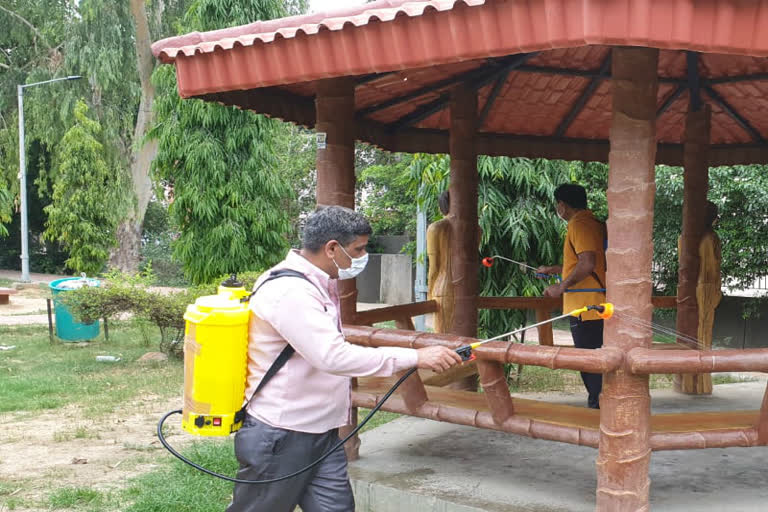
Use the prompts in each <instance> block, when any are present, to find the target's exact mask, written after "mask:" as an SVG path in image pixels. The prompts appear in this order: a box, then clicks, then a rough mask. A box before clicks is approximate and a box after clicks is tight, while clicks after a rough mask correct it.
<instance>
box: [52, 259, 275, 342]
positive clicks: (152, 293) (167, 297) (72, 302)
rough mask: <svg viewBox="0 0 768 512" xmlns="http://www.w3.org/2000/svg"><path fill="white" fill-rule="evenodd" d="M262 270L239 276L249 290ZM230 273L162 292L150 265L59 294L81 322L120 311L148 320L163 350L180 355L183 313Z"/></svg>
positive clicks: (117, 313) (111, 275) (114, 315)
mask: <svg viewBox="0 0 768 512" xmlns="http://www.w3.org/2000/svg"><path fill="white" fill-rule="evenodd" d="M261 274H262V272H260V271H254V272H244V273H243V274H240V275H238V279H239V280H240V281H241V282H242V283H243V284H244V286H245V288H246V289H247V290H250V289H252V288H253V284H254V283H255V282H256V279H258V277H259V276H260V275H261ZM228 277H229V276H224V277H222V278H220V279H217V280H216V282H215V283H212V284H205V285H199V286H193V287H190V288H185V289H179V291H174V292H170V293H168V292H161V291H159V290H153V289H151V288H150V284H151V283H152V282H153V280H154V274H153V273H152V268H151V266H150V267H149V268H148V271H147V272H145V273H142V274H135V275H129V274H122V273H120V272H117V271H113V272H110V273H108V274H107V275H105V276H104V278H103V279H102V282H101V286H100V287H98V288H91V287H84V288H80V289H78V290H72V291H71V292H67V293H64V294H60V295H59V296H58V297H60V300H61V302H62V303H63V304H64V305H66V306H67V307H68V308H69V309H70V311H71V312H72V314H73V315H74V316H75V318H76V319H77V320H78V321H81V322H85V323H90V322H95V321H96V320H98V319H100V318H107V319H114V318H117V317H118V316H119V315H121V314H125V313H128V314H131V315H133V316H134V318H138V319H142V320H145V321H148V322H150V323H152V324H154V325H155V326H157V328H158V329H159V331H160V347H159V348H160V351H161V352H164V353H166V354H168V355H170V356H174V357H181V355H182V353H183V347H184V343H183V342H184V324H185V322H184V312H185V311H186V309H187V306H188V305H189V304H193V303H194V302H195V300H196V299H197V298H198V297H201V296H203V295H213V294H215V293H216V288H217V286H218V284H219V283H221V282H222V281H224V280H226V279H227V278H228Z"/></svg>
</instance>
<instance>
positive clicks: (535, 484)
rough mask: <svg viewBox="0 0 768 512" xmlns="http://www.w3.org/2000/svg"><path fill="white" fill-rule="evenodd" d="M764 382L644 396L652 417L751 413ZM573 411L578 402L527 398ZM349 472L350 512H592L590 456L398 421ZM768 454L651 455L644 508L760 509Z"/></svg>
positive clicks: (366, 440)
mask: <svg viewBox="0 0 768 512" xmlns="http://www.w3.org/2000/svg"><path fill="white" fill-rule="evenodd" d="M765 386H766V383H765V381H757V382H749V383H738V384H724V385H719V386H715V391H714V393H713V395H712V396H710V397H690V396H683V395H679V394H676V393H674V392H673V391H671V390H652V393H651V394H652V397H653V400H652V407H653V410H654V412H680V411H707V410H744V409H759V408H760V404H761V401H762V398H763V393H764V392H765ZM525 397H526V398H540V399H546V400H549V401H552V402H557V403H567V404H574V405H581V404H582V403H583V402H584V400H585V397H584V396H583V395H581V394H573V395H563V394H547V395H543V394H539V395H532V394H527V395H525ZM361 440H362V445H361V449H360V455H361V458H360V460H358V461H356V462H354V463H352V464H350V476H351V478H352V481H353V486H354V490H355V496H356V500H357V503H358V512H409V511H415V512H480V511H505V512H512V511H515V512H518V511H519V512H522V511H525V512H544V511H547V512H565V511H568V512H571V511H574V512H581V511H593V510H594V509H595V489H596V485H597V481H596V470H595V460H596V458H597V450H595V449H592V448H587V447H582V446H574V445H570V444H564V443H556V442H552V441H542V440H536V439H530V438H527V437H521V436H516V435H512V434H504V433H500V432H493V431H488V430H481V429H473V428H470V427H463V426H458V425H451V424H447V423H439V422H434V421H430V420H423V419H418V418H411V417H403V418H400V419H398V420H395V421H393V422H391V423H388V424H386V425H384V426H382V427H379V428H377V429H374V430H372V431H370V432H366V433H365V434H363V435H362V436H361ZM766 460H768V447H760V448H728V449H711V450H685V451H664V452H654V454H653V455H652V458H651V507H652V509H654V510H661V511H665V512H667V511H668V512H689V511H691V510H696V511H697V512H716V511H717V512H722V511H729V512H757V511H761V512H762V511H765V510H768V485H766V483H768V476H766V469H767V468H768V463H766Z"/></svg>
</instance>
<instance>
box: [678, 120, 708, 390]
mask: <svg viewBox="0 0 768 512" xmlns="http://www.w3.org/2000/svg"><path fill="white" fill-rule="evenodd" d="M710 117H711V116H710V110H709V106H708V105H704V106H703V108H700V109H699V110H697V111H694V110H692V109H689V111H688V115H687V117H686V120H685V144H684V146H683V167H684V172H683V229H682V234H681V236H680V243H679V244H678V258H679V259H680V267H679V270H678V285H677V330H678V331H679V332H680V333H682V334H684V335H686V336H688V337H690V338H693V339H696V338H697V337H698V330H699V308H698V304H697V302H696V285H697V284H698V280H699V265H700V261H699V245H700V244H701V238H702V235H703V234H704V230H705V228H706V221H707V219H706V213H705V212H706V211H707V192H708V190H709V129H710ZM677 341H678V343H681V344H683V345H687V346H689V347H690V348H692V349H701V347H699V346H697V345H696V344H695V343H690V342H687V341H686V340H683V339H678V340H677ZM707 384H708V386H707ZM675 389H676V390H677V391H680V392H682V393H689V394H707V393H711V392H712V376H711V375H710V374H700V375H694V374H683V375H676V376H675ZM707 389H708V390H707Z"/></svg>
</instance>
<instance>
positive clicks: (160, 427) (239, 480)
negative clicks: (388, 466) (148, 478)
mask: <svg viewBox="0 0 768 512" xmlns="http://www.w3.org/2000/svg"><path fill="white" fill-rule="evenodd" d="M415 371H416V368H411V369H410V370H408V371H407V372H406V373H405V375H403V376H402V377H400V378H399V379H398V381H397V382H395V385H394V386H392V387H391V388H390V390H389V391H387V394H386V395H384V397H383V398H382V399H381V401H380V402H379V403H378V404H376V407H374V408H373V409H371V412H369V413H368V415H367V416H366V417H365V419H364V420H363V421H361V422H360V424H359V425H358V426H357V427H355V430H353V431H352V432H350V433H349V435H347V437H345V438H344V439H342V440H341V441H339V442H338V443H336V446H334V447H333V448H331V449H330V450H328V452H327V453H325V454H324V455H322V456H321V457H320V458H319V459H317V460H316V461H314V462H313V463H311V464H310V465H308V466H306V467H304V468H301V469H300V470H298V471H295V472H293V473H291V474H290V475H285V476H281V477H278V478H270V479H268V480H243V479H242V478H233V477H231V476H227V475H222V474H221V473H216V472H215V471H211V470H210V469H206V468H204V467H203V466H201V465H199V464H195V463H194V462H192V461H191V460H189V459H188V458H186V457H184V456H183V455H182V454H180V453H179V452H177V451H176V450H174V449H173V447H171V445H170V444H168V441H166V440H165V437H164V436H163V424H164V423H165V420H167V419H168V417H169V416H172V415H174V414H181V409H176V410H175V411H171V412H168V413H166V414H165V416H163V417H162V418H160V421H159V422H158V423H157V438H158V439H160V442H161V443H163V446H165V449H166V450H168V451H169V452H171V453H172V454H173V455H174V456H175V457H177V458H178V459H179V460H181V461H182V462H184V463H185V464H189V465H190V466H192V467H193V468H195V469H197V470H200V471H202V472H203V473H206V474H208V475H211V476H215V477H216V478H221V479H222V480H227V481H229V482H235V483H236V484H273V483H275V482H281V481H283V480H288V479H289V478H293V477H295V476H298V475H300V474H302V473H304V472H305V471H309V470H310V469H312V468H314V467H315V466H317V465H318V464H320V463H321V462H323V461H324V460H325V459H327V458H328V456H329V455H331V454H332V453H333V452H335V451H336V450H338V449H339V448H341V447H342V446H344V443H346V442H347V441H349V440H350V439H351V438H352V437H353V436H354V435H355V434H357V433H358V431H359V430H360V429H361V428H363V427H364V426H365V424H366V423H368V421H369V420H370V419H371V418H373V415H374V414H376V413H377V412H378V410H379V409H381V406H382V405H384V402H386V401H387V399H389V397H390V396H392V393H394V392H395V391H396V390H397V388H398V387H400V384H402V383H403V382H405V379H407V378H408V377H410V376H411V375H412V374H413V372H415Z"/></svg>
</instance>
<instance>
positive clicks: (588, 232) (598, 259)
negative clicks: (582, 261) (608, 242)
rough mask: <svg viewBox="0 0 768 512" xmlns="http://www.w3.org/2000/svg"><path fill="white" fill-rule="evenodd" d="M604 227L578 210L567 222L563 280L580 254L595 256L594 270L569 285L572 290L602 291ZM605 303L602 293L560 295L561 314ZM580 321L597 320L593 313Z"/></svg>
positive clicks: (589, 214)
mask: <svg viewBox="0 0 768 512" xmlns="http://www.w3.org/2000/svg"><path fill="white" fill-rule="evenodd" d="M605 236H606V234H605V224H603V223H602V222H600V221H599V220H597V219H595V216H594V215H593V214H592V212H591V211H590V210H581V211H579V212H578V213H576V215H574V216H573V217H571V220H569V221H568V233H567V234H566V235H565V244H563V279H565V278H567V277H568V276H569V275H570V274H571V272H573V269H574V268H575V267H576V264H577V263H578V262H579V254H580V253H582V252H589V251H592V252H594V253H595V269H594V274H596V275H597V278H595V276H593V275H589V276H587V277H586V278H584V279H582V280H581V281H579V282H578V283H575V284H572V285H571V288H572V289H579V288H605ZM603 302H605V293H604V292H566V293H565V294H563V310H564V312H568V311H573V310H574V309H579V308H583V307H584V306H591V305H593V304H601V303H603ZM581 319H582V320H599V319H600V317H599V316H598V314H597V312H596V311H588V312H586V313H584V314H582V315H581Z"/></svg>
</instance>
